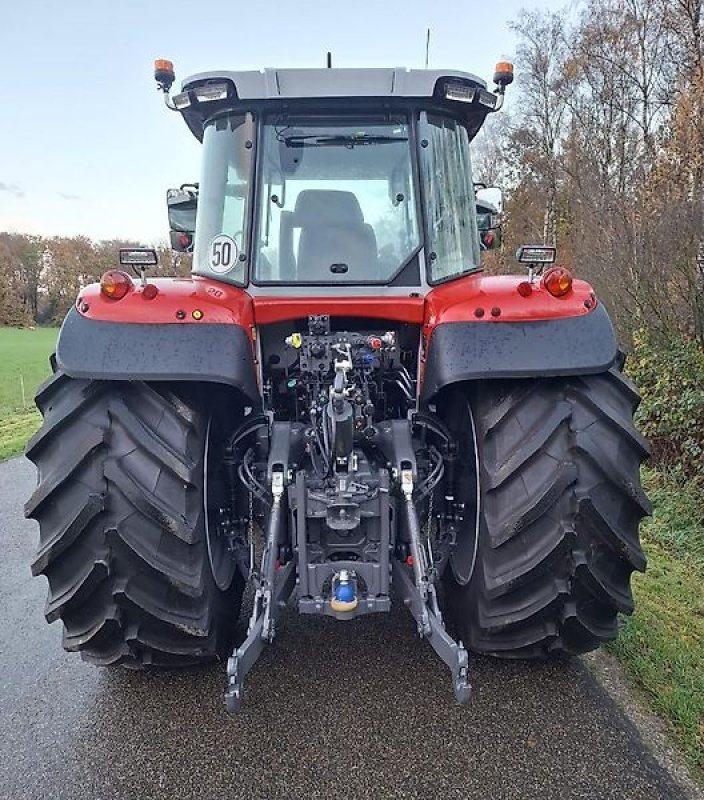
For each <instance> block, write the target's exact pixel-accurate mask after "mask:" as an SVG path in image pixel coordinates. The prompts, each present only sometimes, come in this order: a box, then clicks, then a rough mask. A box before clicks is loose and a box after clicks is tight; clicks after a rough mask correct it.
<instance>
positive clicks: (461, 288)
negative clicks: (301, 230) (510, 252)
mask: <svg viewBox="0 0 704 800" xmlns="http://www.w3.org/2000/svg"><path fill="white" fill-rule="evenodd" d="M521 283H526V280H525V278H524V277H523V276H518V275H497V276H489V275H482V274H481V273H479V274H474V275H469V276H467V277H465V278H460V279H458V280H455V281H451V282H449V283H446V284H443V285H442V286H438V287H436V288H434V289H432V290H431V291H430V292H429V293H428V295H427V296H426V297H425V298H423V297H421V296H419V295H418V293H417V292H413V293H409V295H408V296H405V297H404V296H398V295H396V296H383V295H379V296H360V295H358V296H354V295H349V296H339V295H338V296H332V295H331V296H320V295H318V296H311V297H293V296H288V297H287V296H271V295H260V296H255V297H252V296H251V295H249V294H248V293H247V292H246V291H245V290H244V289H239V288H237V287H235V286H231V285H229V284H226V283H220V282H218V281H214V280H210V279H209V278H203V277H200V276H197V275H196V276H193V277H192V278H157V279H154V280H150V281H149V284H152V285H154V286H156V288H157V289H158V293H157V294H156V296H155V297H152V298H151V299H148V293H147V295H145V293H144V289H143V287H142V286H141V284H140V283H139V282H137V281H135V284H134V288H133V289H132V290H131V291H130V292H129V293H128V294H127V295H126V296H125V297H124V298H123V299H122V300H113V299H110V298H108V297H105V295H103V294H102V292H101V291H100V286H99V284H91V285H90V286H87V287H86V288H85V289H84V290H83V291H82V292H81V294H80V297H79V298H78V300H77V302H76V308H77V310H78V311H79V313H80V314H81V315H82V316H84V317H86V318H88V319H92V320H102V321H106V322H124V323H138V324H158V323H161V324H163V323H173V324H178V323H181V324H195V325H198V324H235V325H240V326H242V327H244V328H246V329H247V330H250V329H251V326H253V325H266V324H269V323H272V322H282V321H285V320H291V319H298V318H301V317H307V316H308V315H310V314H329V315H331V316H339V317H366V318H369V319H387V320H394V321H399V322H410V323H415V324H418V325H420V324H423V325H424V328H425V332H426V333H427V334H429V333H431V332H432V330H433V329H434V328H435V327H436V326H437V325H440V324H443V323H447V322H478V323H481V322H484V323H486V322H522V321H526V322H535V321H538V320H550V319H563V318H566V317H578V316H583V315H585V314H588V313H589V312H590V311H591V310H592V309H593V308H594V307H595V305H596V299H595V297H594V292H593V290H592V288H591V286H590V285H589V284H588V283H586V282H585V281H580V280H575V281H574V284H573V288H572V290H571V291H570V292H569V293H568V294H567V295H565V296H564V297H553V296H552V295H551V294H550V293H549V292H548V291H547V290H546V289H545V288H544V287H543V286H542V284H541V282H540V281H536V282H535V283H534V284H533V289H532V292H531V293H530V294H529V295H528V296H527V297H524V296H522V295H521V294H519V292H518V286H519V284H521ZM194 314H195V316H194Z"/></svg>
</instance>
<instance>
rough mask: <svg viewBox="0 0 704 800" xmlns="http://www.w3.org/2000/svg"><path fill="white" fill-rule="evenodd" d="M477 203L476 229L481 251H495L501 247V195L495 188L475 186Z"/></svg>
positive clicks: (481, 185) (499, 190) (482, 185)
mask: <svg viewBox="0 0 704 800" xmlns="http://www.w3.org/2000/svg"><path fill="white" fill-rule="evenodd" d="M475 190H476V203H477V228H478V229H479V243H480V247H481V249H482V250H496V249H498V248H499V247H500V246H501V211H502V209H503V194H502V192H501V189H499V188H498V187H497V186H485V185H484V184H475Z"/></svg>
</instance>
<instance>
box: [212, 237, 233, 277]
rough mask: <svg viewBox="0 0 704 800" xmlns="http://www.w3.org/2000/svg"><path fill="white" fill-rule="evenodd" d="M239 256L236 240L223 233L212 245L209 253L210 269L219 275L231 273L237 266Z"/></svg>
mask: <svg viewBox="0 0 704 800" xmlns="http://www.w3.org/2000/svg"><path fill="white" fill-rule="evenodd" d="M239 255H240V253H239V250H238V249H237V245H236V244H235V240H234V239H233V238H232V237H231V236H227V235H226V234H224V233H221V234H219V235H218V236H216V237H215V238H214V239H213V241H212V242H211V243H210V250H209V253H208V259H209V263H210V269H211V270H212V271H213V272H217V273H218V275H222V274H224V273H225V272H229V271H230V270H231V269H233V267H235V266H236V265H237V262H238V260H239Z"/></svg>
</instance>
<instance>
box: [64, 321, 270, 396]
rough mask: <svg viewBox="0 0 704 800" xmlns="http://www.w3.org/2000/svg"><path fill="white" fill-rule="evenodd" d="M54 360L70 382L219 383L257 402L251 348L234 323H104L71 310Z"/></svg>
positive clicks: (242, 331) (241, 330) (247, 338)
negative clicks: (78, 379) (73, 380)
mask: <svg viewBox="0 0 704 800" xmlns="http://www.w3.org/2000/svg"><path fill="white" fill-rule="evenodd" d="M56 362H57V366H58V367H59V369H61V370H62V371H63V372H65V373H66V374H67V375H69V376H70V377H72V378H88V379H92V380H111V381H114V380H117V381H120V380H127V381H131V380H144V381H206V382H211V383H222V384H225V385H227V386H234V387H235V388H236V389H239V391H240V392H242V394H243V395H244V396H245V397H246V398H247V400H248V401H249V402H250V403H251V404H252V405H253V406H258V405H260V403H261V397H260V394H259V389H258V387H257V378H256V374H255V370H254V358H253V354H252V344H251V342H250V340H249V337H248V336H247V332H246V331H245V329H244V328H241V327H240V326H239V325H227V324H203V323H198V324H190V323H189V324H178V323H166V324H162V323H154V324H145V323H122V322H104V321H99V320H90V319H86V318H85V317H83V316H81V315H80V314H79V313H78V311H77V310H76V309H75V308H72V309H71V310H70V311H69V312H68V315H67V316H66V319H65V320H64V323H63V325H62V326H61V331H60V333H59V340H58V343H57V345H56Z"/></svg>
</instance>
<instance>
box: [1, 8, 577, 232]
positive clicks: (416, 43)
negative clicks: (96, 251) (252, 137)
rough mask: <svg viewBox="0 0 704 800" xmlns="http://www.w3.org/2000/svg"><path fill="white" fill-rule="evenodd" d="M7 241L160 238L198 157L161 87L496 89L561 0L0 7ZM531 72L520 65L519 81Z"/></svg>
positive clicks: (3, 200)
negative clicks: (438, 76) (418, 80)
mask: <svg viewBox="0 0 704 800" xmlns="http://www.w3.org/2000/svg"><path fill="white" fill-rule="evenodd" d="M0 4H1V5H2V11H1V13H0V83H1V85H2V93H1V94H0V230H12V231H19V232H25V233H40V234H43V235H67V236H72V235H77V234H85V235H87V236H90V237H93V238H96V239H98V238H130V239H140V240H142V241H143V242H145V243H147V242H155V241H157V240H165V239H166V237H167V234H168V231H167V222H166V210H165V202H164V194H165V191H166V189H167V188H168V187H169V186H176V185H179V184H181V183H184V182H186V181H192V180H197V178H198V164H199V147H200V146H199V145H198V143H197V142H196V140H195V139H194V138H193V137H192V136H191V134H190V133H189V132H188V129H187V128H186V126H185V124H184V123H183V121H182V120H181V119H180V118H179V115H178V114H176V113H173V112H170V111H167V110H166V109H165V108H164V106H163V104H162V101H161V98H160V97H159V95H158V94H157V92H156V89H155V84H154V81H153V79H152V63H153V60H154V59H155V58H168V59H170V60H171V61H173V62H174V64H175V67H176V75H177V81H180V80H181V79H182V78H184V77H186V76H187V75H190V74H192V73H194V72H200V71H203V70H208V69H259V68H262V67H291V66H299V67H311V66H324V64H325V53H326V51H328V50H331V51H332V53H333V65H334V66H339V67H343V66H344V67H362V66H407V67H422V66H423V60H424V55H425V31H426V28H427V27H430V28H431V31H432V34H431V44H430V66H431V67H438V68H445V67H448V68H455V69H462V70H466V71H468V72H473V73H475V74H477V75H480V76H482V77H483V78H485V79H487V80H490V79H491V75H492V73H493V66H494V63H495V62H496V61H497V60H498V59H500V58H502V57H511V56H512V54H513V50H514V46H515V42H514V39H513V36H512V35H511V33H510V31H509V30H508V22H509V21H511V20H513V19H517V18H518V17H519V15H520V12H521V8H522V7H524V6H527V7H540V8H558V7H560V6H562V5H563V2H562V0H548V1H547V2H546V1H545V0H544V1H543V2H541V3H537V2H531V0H502V2H496V3H494V2H491V1H489V2H487V0H481V1H480V0H465V1H464V2H461V1H460V0H427V2H419V1H418V0H350V2H342V1H341V0H336V1H335V2H323V0H286V2H281V1H280V0H271V1H270V2H267V3H257V2H256V0H254V1H252V0H250V2H241V1H239V0H229V2H228V1H227V0H190V1H189V2H187V1H186V0H171V2H169V3H167V2H162V3H157V2H153V0H0ZM519 68H520V65H517V69H519Z"/></svg>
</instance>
